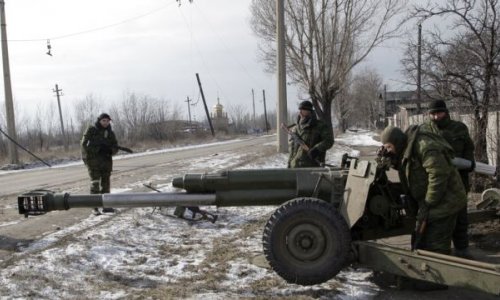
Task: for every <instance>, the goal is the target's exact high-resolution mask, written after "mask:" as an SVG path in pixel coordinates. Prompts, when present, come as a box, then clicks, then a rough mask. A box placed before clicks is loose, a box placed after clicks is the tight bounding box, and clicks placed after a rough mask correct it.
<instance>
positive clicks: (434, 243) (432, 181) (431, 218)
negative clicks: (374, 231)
mask: <svg viewBox="0 0 500 300" xmlns="http://www.w3.org/2000/svg"><path fill="white" fill-rule="evenodd" d="M381 140H382V143H383V144H384V145H383V147H384V149H385V151H384V152H385V153H387V155H388V156H390V157H391V158H392V159H393V161H394V163H393V166H394V167H395V168H397V170H398V172H399V178H400V182H401V184H402V186H403V190H404V191H406V193H407V194H409V196H411V197H412V198H413V199H414V200H415V201H416V202H417V203H418V206H419V210H418V216H417V229H418V228H421V227H422V224H426V225H425V226H424V227H425V230H424V231H419V230H416V234H415V237H414V242H413V243H414V244H413V245H412V246H413V247H414V248H417V249H425V250H430V251H435V252H439V253H444V254H449V253H450V251H451V247H450V246H451V236H452V232H453V229H454V227H455V222H456V218H457V213H458V211H459V210H460V209H462V208H463V207H464V206H465V204H466V198H467V197H466V194H465V189H464V187H463V184H462V182H461V180H460V176H459V174H458V171H457V169H456V168H455V167H454V166H453V165H452V164H451V159H452V158H453V149H451V147H450V145H449V144H448V143H447V142H446V141H445V140H444V139H443V138H442V137H441V136H439V135H437V134H434V133H431V132H427V131H423V130H420V128H419V127H418V126H412V127H410V128H409V129H408V130H407V131H406V132H403V131H402V130H401V129H399V128H397V127H393V126H389V127H387V128H385V129H384V131H383V132H382V134H381Z"/></svg>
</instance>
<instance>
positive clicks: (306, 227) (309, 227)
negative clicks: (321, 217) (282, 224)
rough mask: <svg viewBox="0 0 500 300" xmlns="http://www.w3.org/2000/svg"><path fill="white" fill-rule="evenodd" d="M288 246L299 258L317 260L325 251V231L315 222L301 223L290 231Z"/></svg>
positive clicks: (295, 256)
mask: <svg viewBox="0 0 500 300" xmlns="http://www.w3.org/2000/svg"><path fill="white" fill-rule="evenodd" d="M287 248H288V250H289V251H290V254H291V255H292V256H293V257H294V258H295V259H297V260H300V261H312V260H315V259H317V258H319V257H320V256H321V255H322V254H323V253H324V251H325V248H326V243H325V236H324V233H323V231H322V230H321V229H320V228H319V227H318V226H316V225H314V224H299V225H297V226H295V227H293V228H292V230H290V232H289V233H288V235H287Z"/></svg>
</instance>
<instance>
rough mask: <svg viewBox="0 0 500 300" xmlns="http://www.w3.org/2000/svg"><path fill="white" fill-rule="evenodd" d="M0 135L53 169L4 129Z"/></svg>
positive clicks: (0, 130)
mask: <svg viewBox="0 0 500 300" xmlns="http://www.w3.org/2000/svg"><path fill="white" fill-rule="evenodd" d="M0 133H2V134H3V135H5V136H6V137H7V138H8V139H9V140H10V141H11V142H13V143H14V144H15V145H16V146H18V147H19V148H21V149H23V150H24V151H26V152H28V153H29V154H30V155H31V156H33V157H34V158H36V159H38V160H39V161H41V162H42V163H44V164H45V165H47V166H48V167H49V168H50V167H52V166H51V165H50V164H49V163H47V162H46V161H44V160H43V159H41V158H40V157H38V156H36V155H35V154H34V153H33V152H31V151H29V150H28V149H26V148H25V147H23V146H22V145H21V144H19V143H18V142H16V140H14V139H13V138H11V137H10V136H9V135H8V134H7V133H6V132H5V131H3V130H2V128H0Z"/></svg>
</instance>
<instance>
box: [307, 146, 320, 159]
mask: <svg viewBox="0 0 500 300" xmlns="http://www.w3.org/2000/svg"><path fill="white" fill-rule="evenodd" d="M319 153H320V151H319V150H318V149H316V148H311V149H309V151H308V152H307V156H309V158H310V159H311V160H316V159H317V158H318V156H319Z"/></svg>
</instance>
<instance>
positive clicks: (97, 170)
mask: <svg viewBox="0 0 500 300" xmlns="http://www.w3.org/2000/svg"><path fill="white" fill-rule="evenodd" d="M110 122H111V117H110V116H109V115H108V114H107V113H102V114H100V115H99V116H98V117H97V122H95V123H94V124H93V125H90V126H89V127H88V128H87V130H85V133H84V134H83V138H82V141H81V143H80V145H81V149H82V159H83V162H84V163H85V165H86V166H87V170H88V172H89V177H90V193H91V194H104V193H109V192H110V189H111V184H110V177H111V171H112V170H113V159H112V156H113V155H115V154H116V153H117V152H118V142H117V141H116V136H115V133H114V132H113V130H112V129H111V124H110ZM102 211H103V212H114V209H113V208H103V210H102ZM94 214H96V215H98V214H100V212H99V210H98V209H97V208H95V209H94Z"/></svg>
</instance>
